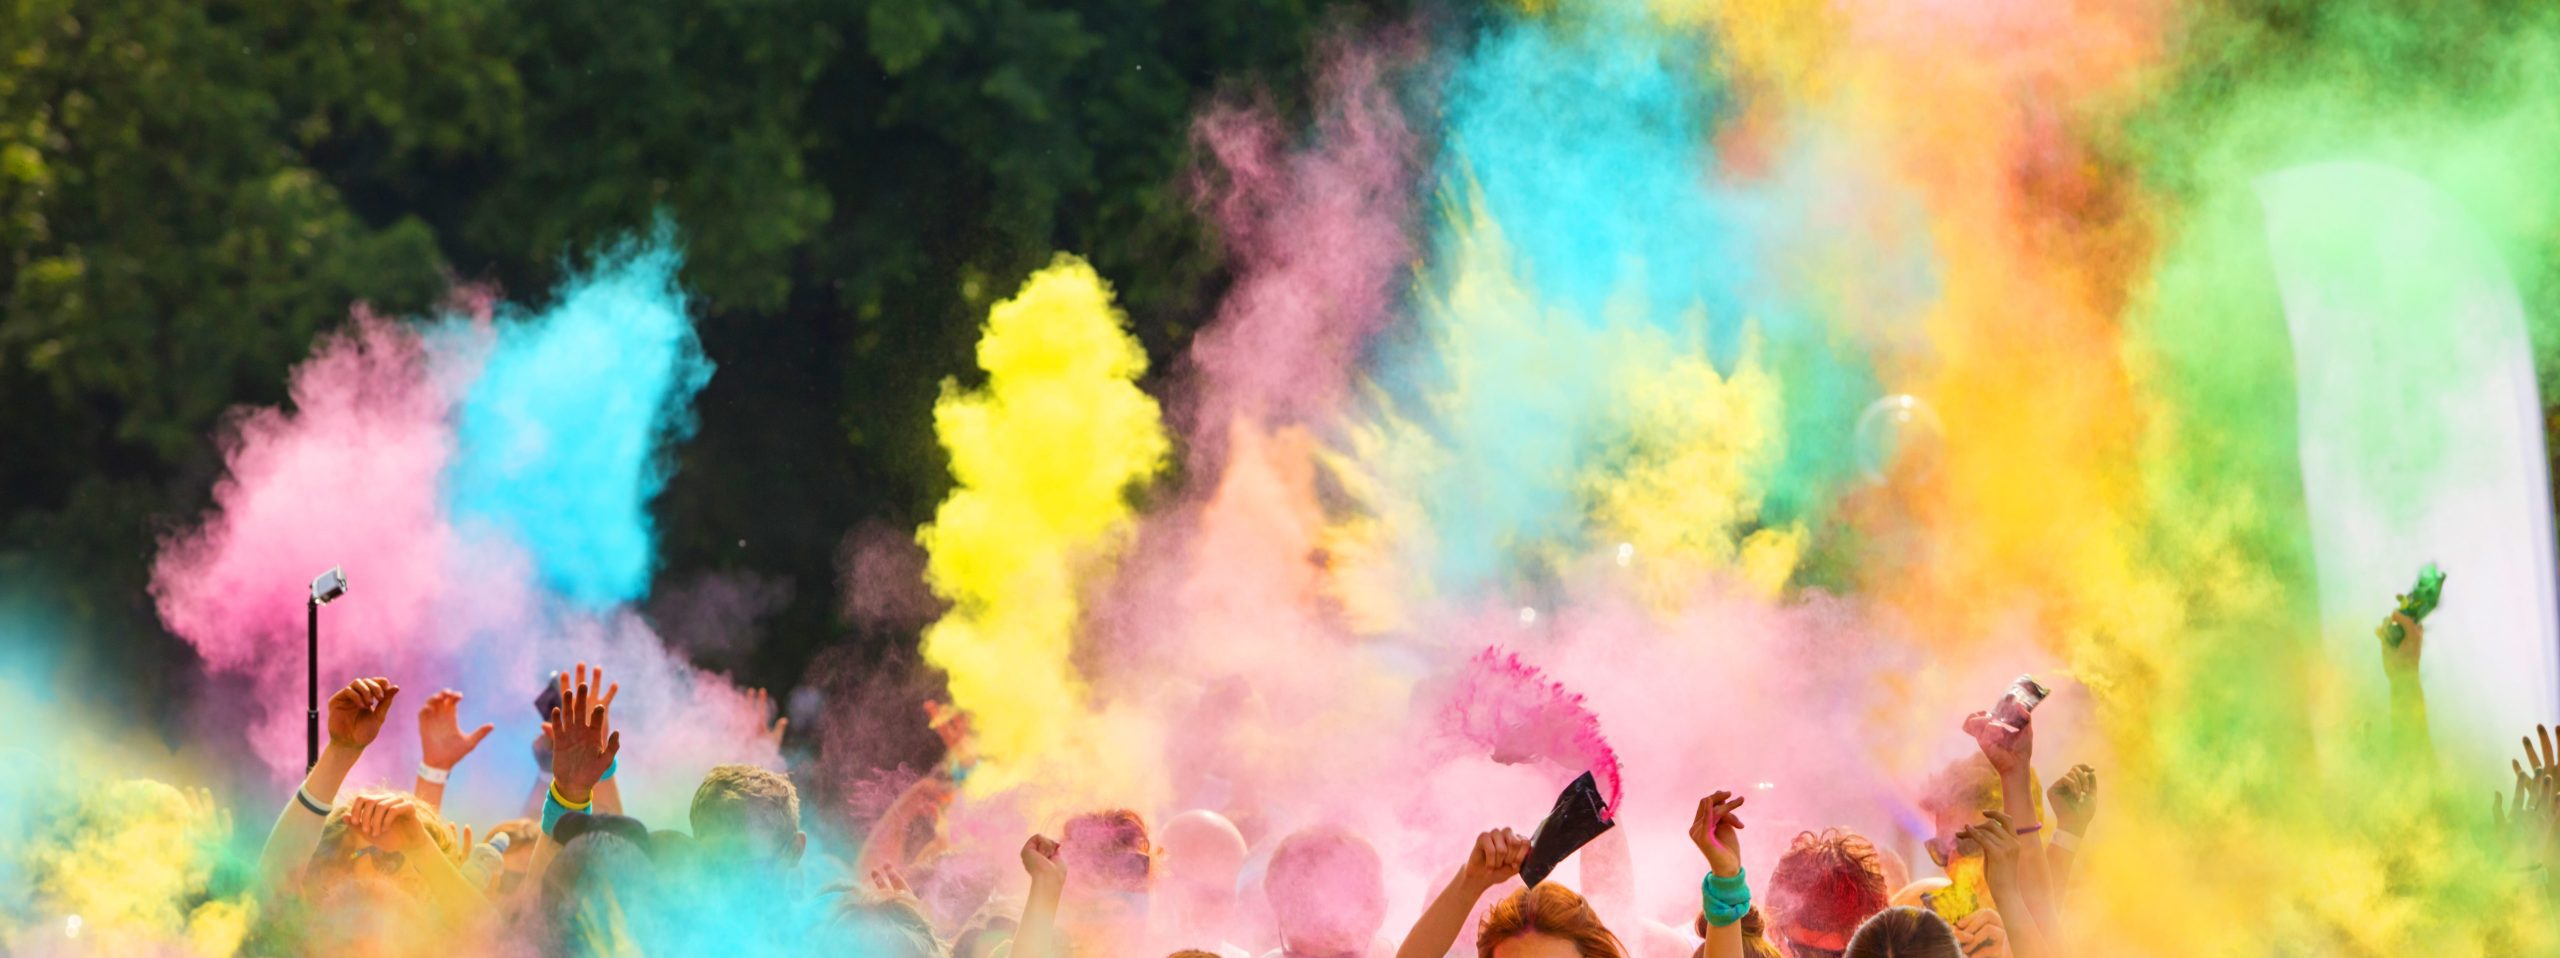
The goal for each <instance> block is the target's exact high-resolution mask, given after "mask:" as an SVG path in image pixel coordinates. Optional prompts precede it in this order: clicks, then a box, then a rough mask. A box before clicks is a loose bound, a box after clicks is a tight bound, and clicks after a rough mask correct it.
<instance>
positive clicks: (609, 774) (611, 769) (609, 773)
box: [596, 756, 622, 782]
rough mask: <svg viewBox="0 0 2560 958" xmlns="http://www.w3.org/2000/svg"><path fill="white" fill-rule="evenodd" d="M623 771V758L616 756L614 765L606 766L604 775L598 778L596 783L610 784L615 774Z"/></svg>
mask: <svg viewBox="0 0 2560 958" xmlns="http://www.w3.org/2000/svg"><path fill="white" fill-rule="evenodd" d="M621 770H622V758H621V756H615V757H614V760H613V764H611V765H607V766H605V767H604V774H603V775H601V776H598V777H597V778H596V781H599V782H610V781H613V773H615V772H618V771H621Z"/></svg>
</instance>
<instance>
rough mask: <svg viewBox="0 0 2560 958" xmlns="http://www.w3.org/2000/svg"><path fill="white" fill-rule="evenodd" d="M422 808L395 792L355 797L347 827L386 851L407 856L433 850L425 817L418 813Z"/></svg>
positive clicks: (413, 800)
mask: <svg viewBox="0 0 2560 958" xmlns="http://www.w3.org/2000/svg"><path fill="white" fill-rule="evenodd" d="M424 807H425V806H423V805H421V804H420V803H419V802H418V800H417V799H415V798H411V797H409V796H407V795H402V794H399V793H397V792H392V793H385V794H379V795H358V796H356V799H355V801H353V802H349V803H348V804H347V824H348V826H349V827H351V828H354V829H355V831H356V834H358V835H362V836H364V838H365V840H366V841H369V842H372V843H374V844H375V845H378V846H381V847H382V848H383V849H384V850H385V851H394V852H400V853H402V854H409V853H413V852H417V851H420V850H422V849H425V850H432V849H434V848H435V839H433V838H431V837H429V836H428V835H427V822H426V818H425V817H424V816H423V815H421V814H419V813H420V811H421V810H422V809H424Z"/></svg>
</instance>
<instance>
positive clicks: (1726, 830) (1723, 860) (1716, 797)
mask: <svg viewBox="0 0 2560 958" xmlns="http://www.w3.org/2000/svg"><path fill="white" fill-rule="evenodd" d="M1743 801H1744V799H1743V797H1742V796H1739V795H1735V794H1734V793H1732V792H1726V791H1719V792H1716V793H1714V794H1711V795H1708V796H1707V797H1705V798H1702V799H1699V800H1698V813H1697V815H1696V817H1694V818H1691V819H1690V820H1689V842H1690V843H1691V844H1694V845H1696V846H1698V851H1699V853H1700V854H1703V855H1705V856H1707V867H1708V868H1709V869H1711V870H1713V871H1714V872H1715V873H1716V874H1718V875H1723V876H1726V877H1728V878H1729V877H1732V876H1734V875H1739V874H1741V873H1742V843H1741V841H1740V839H1739V837H1738V836H1736V835H1735V834H1734V833H1735V832H1737V831H1739V830H1740V829H1741V828H1742V827H1743V826H1742V819H1741V818H1740V817H1739V816H1736V815H1735V814H1734V813H1733V812H1734V810H1735V809H1738V808H1741V807H1742V803H1743Z"/></svg>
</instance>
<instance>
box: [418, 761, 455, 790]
mask: <svg viewBox="0 0 2560 958" xmlns="http://www.w3.org/2000/svg"><path fill="white" fill-rule="evenodd" d="M451 774H453V770H452V769H449V768H437V767H435V766H433V765H429V764H427V763H425V762H419V763H418V781H421V782H425V783H427V784H429V785H442V784H444V779H445V776H447V775H451Z"/></svg>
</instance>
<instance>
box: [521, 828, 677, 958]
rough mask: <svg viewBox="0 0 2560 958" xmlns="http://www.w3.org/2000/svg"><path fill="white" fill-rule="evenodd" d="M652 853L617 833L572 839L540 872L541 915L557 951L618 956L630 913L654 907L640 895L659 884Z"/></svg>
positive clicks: (642, 911) (556, 952) (646, 910)
mask: <svg viewBox="0 0 2560 958" xmlns="http://www.w3.org/2000/svg"><path fill="white" fill-rule="evenodd" d="M656 883H657V869H656V866H655V865H653V864H652V863H651V862H650V861H649V854H648V852H646V851H644V850H642V849H641V847H640V846H639V845H638V844H637V843H635V842H633V841H631V840H630V839H628V838H625V837H623V836H622V835H620V834H616V833H614V832H609V831H604V830H601V829H599V830H596V831H591V832H588V833H586V834H583V835H579V836H578V837H576V838H574V839H571V840H570V841H569V843H568V844H565V845H562V846H560V851H559V853H557V854H555V855H553V856H552V858H551V864H550V865H549V866H548V867H546V868H544V869H543V871H542V886H541V888H542V915H543V916H544V918H546V919H547V920H548V921H549V922H550V924H549V931H550V941H551V947H550V949H549V951H550V953H553V954H619V953H621V952H622V951H623V950H624V948H625V947H626V946H627V945H629V944H630V942H629V941H628V940H626V939H624V938H622V936H623V935H624V934H626V933H627V931H628V926H627V925H626V924H625V923H624V922H623V921H622V919H623V918H625V917H627V916H631V915H638V914H646V913H648V912H650V911H651V908H650V907H649V905H648V904H647V903H646V902H644V901H643V900H642V899H644V898H646V897H647V895H648V894H649V892H650V891H651V890H652V889H654V888H655V887H656Z"/></svg>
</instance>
